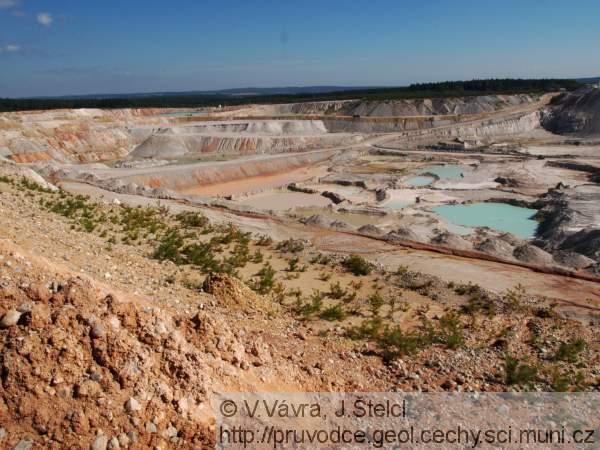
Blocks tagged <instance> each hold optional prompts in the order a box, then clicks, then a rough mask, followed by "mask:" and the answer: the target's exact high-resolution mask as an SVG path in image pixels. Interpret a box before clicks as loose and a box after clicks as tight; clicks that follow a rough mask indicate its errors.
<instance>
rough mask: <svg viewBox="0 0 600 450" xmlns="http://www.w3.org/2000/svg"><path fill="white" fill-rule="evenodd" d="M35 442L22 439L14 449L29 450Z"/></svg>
mask: <svg viewBox="0 0 600 450" xmlns="http://www.w3.org/2000/svg"><path fill="white" fill-rule="evenodd" d="M32 445H33V442H31V441H29V440H27V439H21V440H20V441H19V443H18V444H17V445H15V446H14V447H13V450H29V449H30V448H31V446H32Z"/></svg>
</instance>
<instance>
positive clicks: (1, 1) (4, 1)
mask: <svg viewBox="0 0 600 450" xmlns="http://www.w3.org/2000/svg"><path fill="white" fill-rule="evenodd" d="M19 3H20V2H19V1H18V0H0V9H10V8H14V7H15V6H17V5H18V4H19Z"/></svg>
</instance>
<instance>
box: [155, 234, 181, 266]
mask: <svg viewBox="0 0 600 450" xmlns="http://www.w3.org/2000/svg"><path fill="white" fill-rule="evenodd" d="M182 246H183V237H181V235H180V234H179V232H178V231H177V230H171V231H169V232H168V233H167V234H165V236H164V237H163V238H162V241H161V242H160V244H159V245H158V247H157V248H156V250H154V254H153V255H152V257H153V258H154V259H158V260H159V261H165V260H169V261H172V262H174V263H175V264H181V263H182V262H183V258H182V256H181V251H180V249H181V247H182Z"/></svg>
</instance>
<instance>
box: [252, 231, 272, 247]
mask: <svg viewBox="0 0 600 450" xmlns="http://www.w3.org/2000/svg"><path fill="white" fill-rule="evenodd" d="M272 243H273V238H272V237H271V236H267V235H265V234H263V235H261V236H259V237H258V239H257V240H256V245H258V246H260V247H268V246H269V245H271V244H272Z"/></svg>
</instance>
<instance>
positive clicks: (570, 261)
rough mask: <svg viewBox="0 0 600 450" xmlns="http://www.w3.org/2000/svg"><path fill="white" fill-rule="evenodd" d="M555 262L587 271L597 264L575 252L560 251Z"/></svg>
mask: <svg viewBox="0 0 600 450" xmlns="http://www.w3.org/2000/svg"><path fill="white" fill-rule="evenodd" d="M554 260H555V261H556V262H558V263H559V264H562V265H564V266H568V267H573V268H575V269H586V268H588V267H590V266H592V265H593V264H595V263H596V261H594V260H593V259H591V258H588V257H587V256H583V255H581V254H579V253H574V252H563V251H558V252H556V253H555V254H554Z"/></svg>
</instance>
